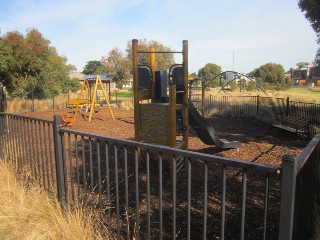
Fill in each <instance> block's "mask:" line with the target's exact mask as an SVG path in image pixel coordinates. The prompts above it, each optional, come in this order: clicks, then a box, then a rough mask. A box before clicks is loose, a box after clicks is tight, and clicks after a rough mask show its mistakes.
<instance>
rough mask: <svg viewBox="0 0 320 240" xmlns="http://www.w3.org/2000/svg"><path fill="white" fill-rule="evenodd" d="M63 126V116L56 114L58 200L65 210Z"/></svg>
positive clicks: (55, 146)
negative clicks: (61, 127) (60, 128)
mask: <svg viewBox="0 0 320 240" xmlns="http://www.w3.org/2000/svg"><path fill="white" fill-rule="evenodd" d="M60 126H61V116H60V115H54V120H53V137H54V152H55V160H56V174H57V188H58V200H59V202H60V204H61V207H62V209H63V211H64V210H65V208H66V199H67V195H66V185H65V172H64V169H65V162H64V158H63V149H62V148H63V147H64V146H62V135H61V134H60V133H59V127H60Z"/></svg>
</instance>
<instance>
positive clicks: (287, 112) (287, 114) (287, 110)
mask: <svg viewBox="0 0 320 240" xmlns="http://www.w3.org/2000/svg"><path fill="white" fill-rule="evenodd" d="M286 116H289V97H287V108H286Z"/></svg>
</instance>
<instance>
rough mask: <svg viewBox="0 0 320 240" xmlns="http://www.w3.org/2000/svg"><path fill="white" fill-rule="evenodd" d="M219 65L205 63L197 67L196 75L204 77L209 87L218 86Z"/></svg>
mask: <svg viewBox="0 0 320 240" xmlns="http://www.w3.org/2000/svg"><path fill="white" fill-rule="evenodd" d="M220 73H221V67H220V66H219V65H217V64H215V63H207V64H206V65H205V66H204V67H203V68H201V69H199V71H198V76H199V77H200V78H204V79H205V80H204V81H205V83H206V85H207V86H209V87H218V86H220V76H219V74H220Z"/></svg>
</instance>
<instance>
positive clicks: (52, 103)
mask: <svg viewBox="0 0 320 240" xmlns="http://www.w3.org/2000/svg"><path fill="white" fill-rule="evenodd" d="M52 109H54V96H52Z"/></svg>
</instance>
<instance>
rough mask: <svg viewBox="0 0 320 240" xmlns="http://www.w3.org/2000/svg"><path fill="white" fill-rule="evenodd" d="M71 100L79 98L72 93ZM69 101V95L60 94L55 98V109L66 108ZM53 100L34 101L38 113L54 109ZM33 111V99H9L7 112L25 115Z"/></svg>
mask: <svg viewBox="0 0 320 240" xmlns="http://www.w3.org/2000/svg"><path fill="white" fill-rule="evenodd" d="M69 97H70V99H75V98H77V97H78V94H76V93H70V96H69ZM67 101H68V95H67V94H60V95H58V96H56V97H55V98H54V107H55V108H64V107H65V106H66V103H67ZM52 107H53V99H52V98H51V99H43V100H38V99H35V100H34V108H35V110H36V111H41V110H47V109H52ZM31 109H32V100H31V99H21V98H13V99H8V101H7V111H8V112H10V113H23V112H29V111H31Z"/></svg>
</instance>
